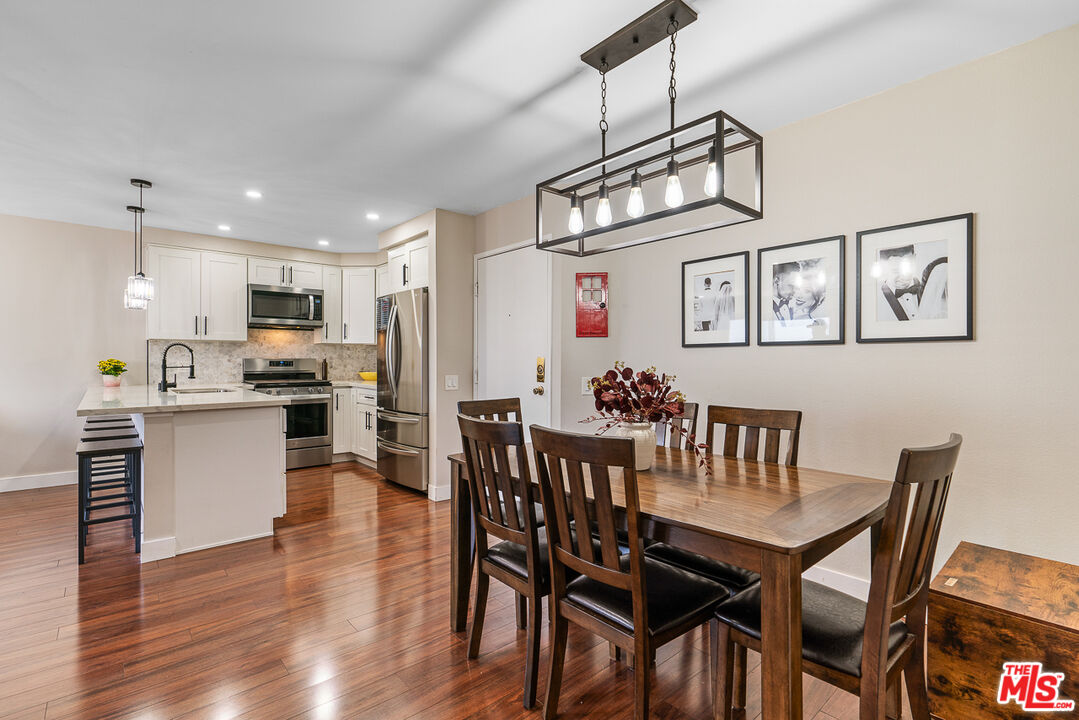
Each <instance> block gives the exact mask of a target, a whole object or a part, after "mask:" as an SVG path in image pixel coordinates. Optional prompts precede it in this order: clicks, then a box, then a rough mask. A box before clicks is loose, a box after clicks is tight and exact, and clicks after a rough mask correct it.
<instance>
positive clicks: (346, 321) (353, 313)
mask: <svg viewBox="0 0 1079 720" xmlns="http://www.w3.org/2000/svg"><path fill="white" fill-rule="evenodd" d="M341 285H342V291H341V319H342V327H343V329H344V332H343V336H344V337H343V339H342V342H345V343H348V344H350V345H354V344H364V345H374V344H375V269H374V268H373V267H358V268H357V267H353V268H344V269H343V270H342V271H341Z"/></svg>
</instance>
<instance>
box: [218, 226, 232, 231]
mask: <svg viewBox="0 0 1079 720" xmlns="http://www.w3.org/2000/svg"><path fill="white" fill-rule="evenodd" d="M217 229H218V230H220V231H222V232H228V231H229V230H231V229H232V228H231V227H229V226H228V225H218V226H217Z"/></svg>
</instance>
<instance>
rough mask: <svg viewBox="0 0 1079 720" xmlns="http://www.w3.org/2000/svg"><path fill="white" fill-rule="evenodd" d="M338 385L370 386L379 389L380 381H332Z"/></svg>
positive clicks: (334, 384) (335, 385) (372, 388)
mask: <svg viewBox="0 0 1079 720" xmlns="http://www.w3.org/2000/svg"><path fill="white" fill-rule="evenodd" d="M331 384H332V385H333V386H334V387H335V388H336V387H351V388H369V389H371V390H378V381H376V380H334V381H333V382H332V383H331Z"/></svg>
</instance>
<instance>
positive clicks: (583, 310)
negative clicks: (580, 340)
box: [577, 272, 607, 337]
mask: <svg viewBox="0 0 1079 720" xmlns="http://www.w3.org/2000/svg"><path fill="white" fill-rule="evenodd" d="M577 337H607V273H605V272H604V273H600V272H593V273H577Z"/></svg>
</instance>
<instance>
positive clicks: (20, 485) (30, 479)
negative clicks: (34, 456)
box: [0, 470, 79, 492]
mask: <svg viewBox="0 0 1079 720" xmlns="http://www.w3.org/2000/svg"><path fill="white" fill-rule="evenodd" d="M78 482H79V473H78V472H77V471H75V470H63V471H61V472H53V473H42V474H41V475H16V476H14V477H6V478H0V492H13V491H15V490H33V489H35V488H47V487H56V486H58V485H75V484H77V483H78Z"/></svg>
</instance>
